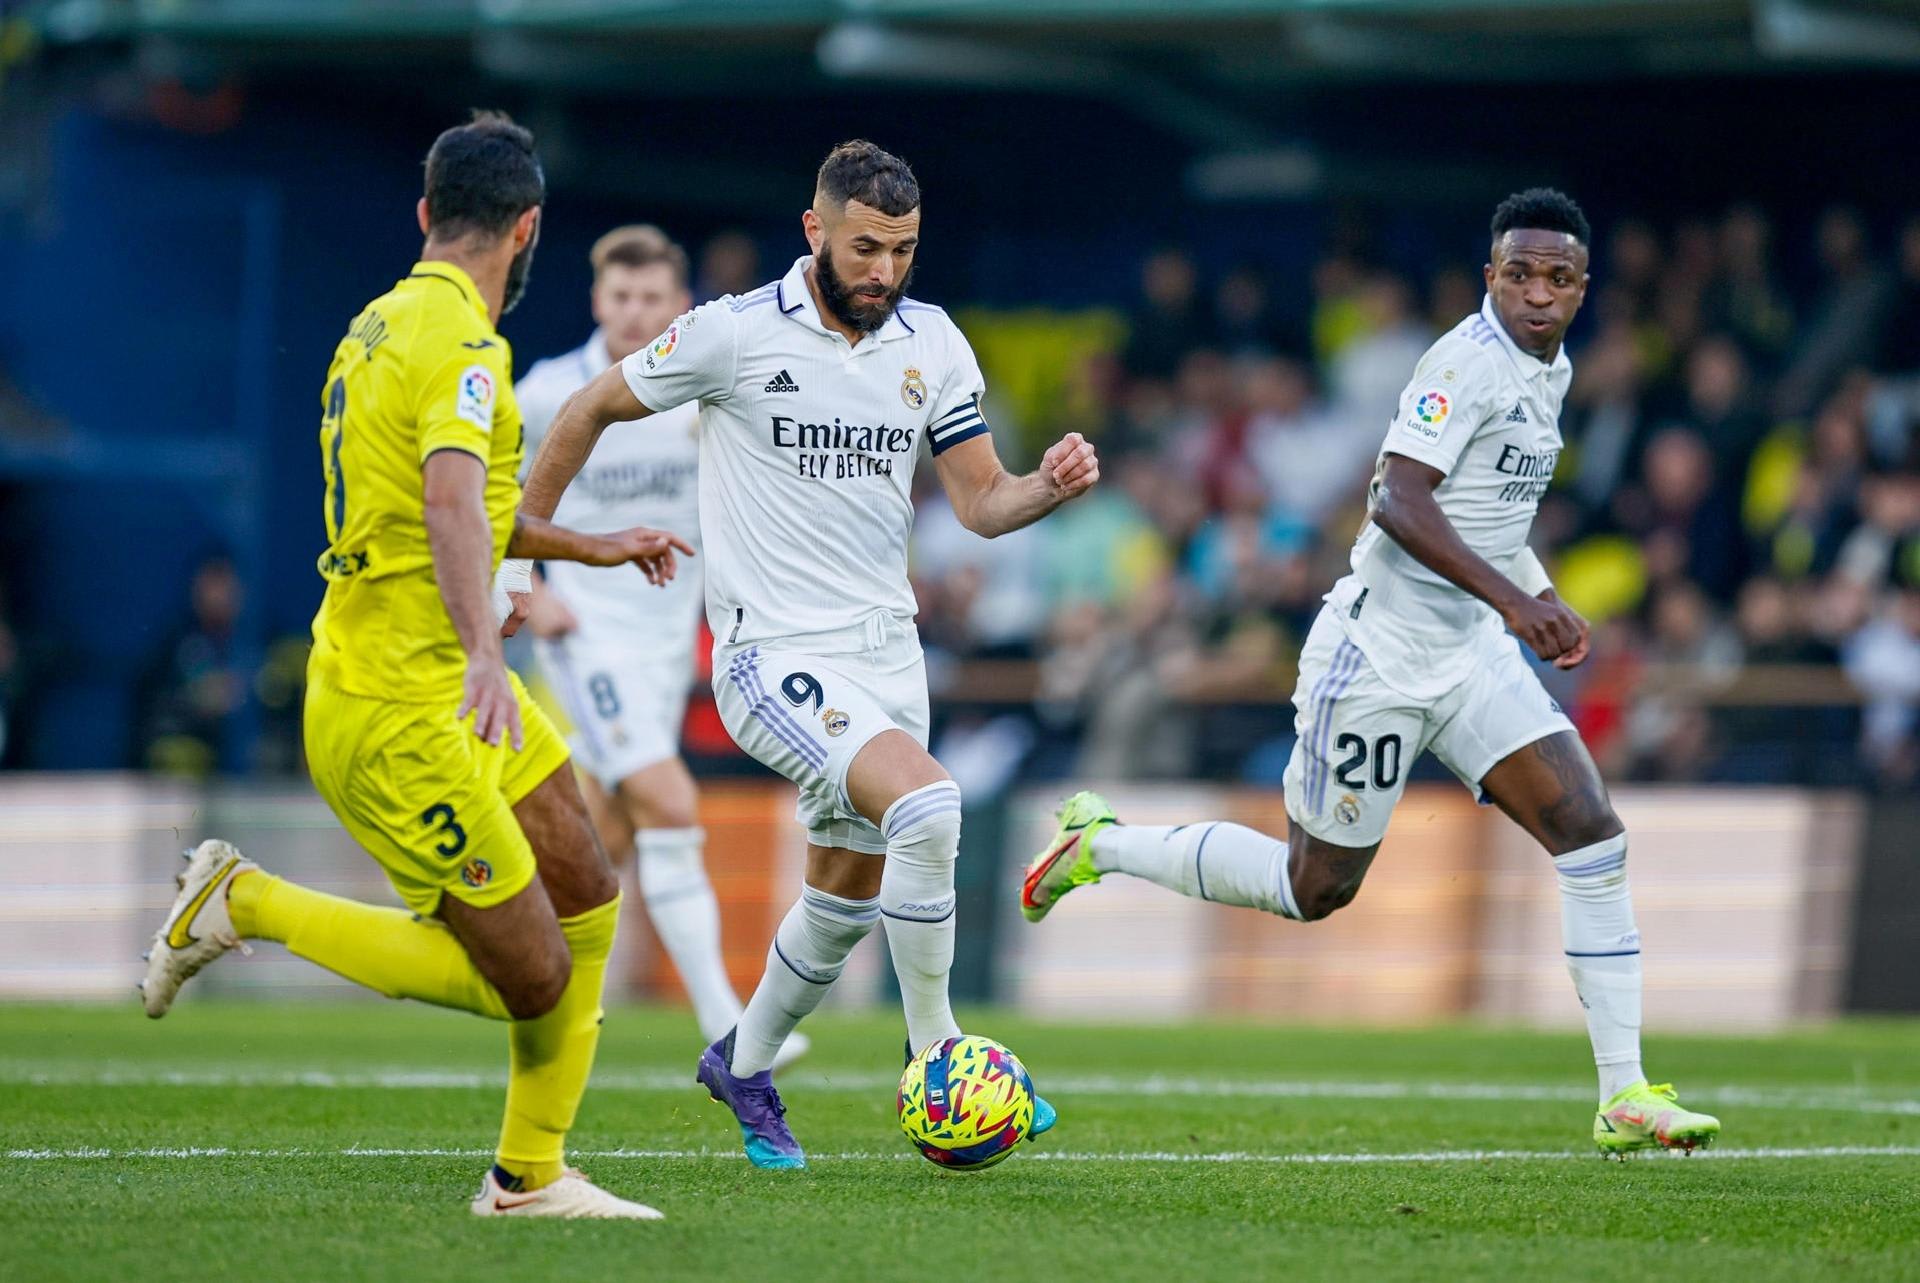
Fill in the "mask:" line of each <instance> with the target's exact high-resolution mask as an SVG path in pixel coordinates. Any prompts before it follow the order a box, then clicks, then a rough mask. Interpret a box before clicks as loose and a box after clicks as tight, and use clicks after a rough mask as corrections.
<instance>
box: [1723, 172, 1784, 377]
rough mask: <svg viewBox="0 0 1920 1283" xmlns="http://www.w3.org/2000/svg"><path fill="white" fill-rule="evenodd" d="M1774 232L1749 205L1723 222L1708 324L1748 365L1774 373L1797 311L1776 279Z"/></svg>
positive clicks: (1729, 213) (1738, 209)
mask: <svg viewBox="0 0 1920 1283" xmlns="http://www.w3.org/2000/svg"><path fill="white" fill-rule="evenodd" d="M1772 237H1773V231H1772V229H1771V228H1770V227H1769V226H1768V225H1767V220H1766V218H1765V217H1764V216H1763V215H1762V214H1761V213H1760V211H1758V210H1756V209H1754V208H1753V207H1752V206H1751V205H1736V206H1735V207H1734V208H1733V209H1731V210H1729V211H1728V212H1727V216H1726V217H1725V218H1724V219H1722V220H1721V223H1720V241H1719V273H1718V275H1717V276H1716V277H1715V279H1714V282H1713V284H1712V285H1711V286H1709V287H1708V289H1707V297H1706V323H1707V325H1708V326H1709V327H1710V328H1711V329H1714V330H1717V331H1720V332H1721V333H1724V334H1727V335H1730V336H1731V337H1732V338H1733V340H1734V342H1736V343H1738V344H1739V345H1740V348H1741V350H1742V352H1744V353H1745V354H1746V357H1747V359H1748V361H1750V362H1752V363H1753V364H1754V365H1755V366H1756V367H1758V368H1760V369H1762V370H1772V369H1773V368H1775V366H1776V365H1777V364H1778V362H1779V360H1780V358H1781V356H1782V355H1783V354H1784V353H1785V352H1786V349H1787V343H1788V341H1789V340H1790V339H1791V338H1792V337H1793V306H1792V304H1791V303H1790V302H1789V301H1788V299H1787V295H1786V291H1785V290H1784V289H1782V288H1781V286H1780V283H1779V282H1778V281H1777V280H1776V279H1775V278H1774V274H1773V264H1772V261H1771V254H1772Z"/></svg>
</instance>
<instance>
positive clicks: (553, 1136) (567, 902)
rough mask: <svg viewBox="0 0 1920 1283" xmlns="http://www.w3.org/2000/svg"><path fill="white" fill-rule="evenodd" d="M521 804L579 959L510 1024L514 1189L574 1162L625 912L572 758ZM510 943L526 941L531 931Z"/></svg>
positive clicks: (553, 1176)
mask: <svg viewBox="0 0 1920 1283" xmlns="http://www.w3.org/2000/svg"><path fill="white" fill-rule="evenodd" d="M523 713H524V710H523ZM513 813H514V816H515V818H516V819H517V820H518V821H519V823H520V827H521V829H522V830H523V831H524V832H525V833H526V836H527V840H528V841H529V842H530V843H532V846H533V853H534V860H535V862H536V865H537V868H538V870H539V875H540V878H539V884H538V885H539V886H540V887H542V888H543V889H544V891H545V893H546V896H547V897H548V898H549V899H550V900H551V902H552V905H553V911H554V912H555V914H556V918H557V921H556V922H555V926H554V930H555V931H556V932H557V933H558V934H559V935H560V937H561V938H562V944H561V948H562V953H563V955H564V956H567V957H568V958H569V959H570V961H571V966H570V969H569V970H568V971H567V973H566V976H565V983H564V985H563V987H562V988H561V989H560V991H559V993H558V995H557V997H556V1000H555V1001H554V1003H553V1004H552V1006H551V1008H550V1009H549V1010H547V1011H545V1012H544V1013H543V1014H541V1015H539V1016H538V1017H536V1018H534V1019H530V1020H521V1021H518V1022H516V1023H515V1024H514V1025H513V1026H512V1029H511V1030H510V1038H509V1041H510V1045H511V1051H512V1057H511V1068H510V1071H509V1076H508V1079H507V1108H506V1118H505V1121H504V1122H503V1124H502V1126H501V1131H500V1148H499V1157H498V1164H499V1168H500V1173H501V1175H500V1179H501V1182H502V1184H503V1185H505V1186H506V1187H507V1188H509V1189H513V1188H519V1189H538V1188H540V1187H541V1186H544V1185H548V1184H551V1183H552V1182H553V1181H555V1180H558V1179H559V1178H560V1176H561V1174H562V1173H563V1172H564V1171H565V1170H566V1163H565V1146H566V1136H567V1133H568V1132H569V1131H570V1130H572V1128H573V1123H574V1118H575V1116H576V1115H577V1113H578V1111H579V1107H580V1098H581V1097H582V1096H583V1095H584V1094H585V1092H586V1087H587V1077H588V1075H589V1074H590V1073H591V1072H592V1069H593V1057H594V1052H595V1050H596V1048H597V1047H598V1046H599V1042H600V1024H601V1020H602V1018H603V1012H602V1010H601V1006H600V1000H601V990H602V988H603V987H604V985H605V982H606V975H607V959H608V957H609V956H610V955H611V954H612V952H613V939H614V930H615V927H616V925H617V923H618V920H619V916H620V885H619V882H618V881H617V880H616V879H615V878H614V876H613V870H612V868H611V867H609V866H608V864H607V858H606V854H605V852H604V851H602V850H601V847H600V841H599V838H598V837H597V835H596V834H595V832H594V828H593V821H592V818H591V817H590V816H589V815H588V814H587V807H586V802H585V800H584V799H583V798H582V797H581V796H580V789H579V786H578V785H577V784H576V783H575V780H574V775H573V770H572V768H571V766H569V765H568V764H567V763H565V762H564V761H563V762H562V763H561V765H560V766H559V767H558V768H556V769H554V770H553V771H552V772H550V773H549V774H548V775H547V777H546V778H545V779H544V780H542V781H541V782H540V783H539V784H537V785H536V786H535V787H534V788H533V789H532V790H531V791H530V792H528V793H527V794H526V795H525V796H523V797H521V798H519V799H518V800H516V801H515V802H514V806H513ZM456 912H457V911H456ZM456 929H458V930H464V929H465V924H464V923H463V924H462V925H460V926H456ZM463 938H464V936H463ZM505 943H506V946H507V947H508V948H509V949H513V948H521V949H524V948H525V947H526V945H525V941H524V940H522V941H513V940H508V941H506V942H505Z"/></svg>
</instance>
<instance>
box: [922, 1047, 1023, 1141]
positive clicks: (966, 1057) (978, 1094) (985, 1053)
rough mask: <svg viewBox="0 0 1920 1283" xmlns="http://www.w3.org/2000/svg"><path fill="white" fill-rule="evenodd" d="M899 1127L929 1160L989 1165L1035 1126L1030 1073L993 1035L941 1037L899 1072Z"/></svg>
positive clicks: (1021, 1139)
mask: <svg viewBox="0 0 1920 1283" xmlns="http://www.w3.org/2000/svg"><path fill="white" fill-rule="evenodd" d="M896 1103H897V1106H898V1108H899V1111H900V1130H901V1131H903V1132H905V1133H906V1134H907V1139H908V1140H909V1141H910V1142H912V1144H913V1147H914V1148H915V1149H917V1150H919V1151H920V1152H921V1153H922V1154H924V1155H925V1156H926V1158H927V1159H928V1161H929V1162H932V1163H936V1164H938V1165H939V1166H941V1167H945V1168H949V1169H951V1170H953V1171H956V1172H977V1171H980V1170H982V1169H983V1168H988V1167H992V1166H993V1165H994V1164H995V1163H997V1162H999V1161H1000V1160H1001V1159H1003V1158H1005V1157H1006V1156H1007V1155H1009V1154H1011V1153H1013V1147H1014V1146H1015V1145H1018V1144H1019V1143H1020V1142H1021V1141H1023V1140H1025V1139H1026V1137H1027V1130H1028V1129H1029V1128H1031V1127H1032V1126H1033V1079H1031V1078H1029V1077H1028V1076H1027V1067H1026V1066H1025V1065H1023V1064H1021V1063H1020V1059H1019V1057H1017V1056H1015V1055H1014V1054H1013V1053H1012V1052H1010V1051H1008V1050H1007V1049H1006V1048H1005V1047H1002V1046H1001V1045H1000V1044H999V1043H997V1042H995V1041H993V1039H991V1038H978V1037H972V1036H968V1037H961V1038H946V1039H942V1040H941V1041H939V1042H936V1043H934V1044H932V1045H931V1046H929V1047H928V1048H927V1049H926V1050H925V1051H923V1052H921V1053H920V1054H919V1055H917V1056H915V1057H914V1058H913V1063H912V1064H910V1065H908V1066H907V1072H906V1073H904V1074H902V1075H901V1076H900V1095H899V1097H898V1100H897V1102H896Z"/></svg>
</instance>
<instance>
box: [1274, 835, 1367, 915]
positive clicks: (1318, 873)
mask: <svg viewBox="0 0 1920 1283" xmlns="http://www.w3.org/2000/svg"><path fill="white" fill-rule="evenodd" d="M1289 876H1290V878H1291V880H1292V884H1293V901H1294V904H1295V905H1297V906H1298V907H1299V909H1300V920H1301V921H1302V922H1318V921H1320V920H1321V919H1322V918H1325V917H1329V916H1331V915H1332V914H1334V913H1336V912H1338V911H1339V910H1341V909H1344V908H1346V907H1347V906H1348V905H1350V904H1352V903H1353V898H1354V897H1355V896H1356V895H1359V894H1360V883H1361V881H1362V879H1363V878H1364V877H1365V870H1364V869H1361V870H1358V871H1354V872H1347V871H1342V870H1340V869H1337V868H1333V867H1330V865H1329V864H1328V863H1327V862H1326V861H1323V860H1314V859H1312V858H1310V853H1309V852H1305V851H1301V852H1298V853H1297V854H1295V855H1294V856H1293V857H1292V860H1291V862H1290V866H1289Z"/></svg>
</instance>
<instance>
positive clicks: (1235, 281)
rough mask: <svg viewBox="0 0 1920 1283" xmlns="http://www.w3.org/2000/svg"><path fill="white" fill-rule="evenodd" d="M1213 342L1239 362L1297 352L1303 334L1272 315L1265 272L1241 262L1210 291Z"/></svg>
mask: <svg viewBox="0 0 1920 1283" xmlns="http://www.w3.org/2000/svg"><path fill="white" fill-rule="evenodd" d="M1213 326H1214V340H1215V342H1216V343H1217V344H1218V345H1219V348H1220V350H1221V351H1222V352H1225V353H1226V354H1227V355H1228V356H1230V357H1233V358H1236V359H1241V358H1252V359H1258V358H1260V357H1267V356H1272V355H1274V354H1275V353H1278V352H1298V351H1302V350H1304V348H1305V345H1306V340H1305V335H1303V334H1301V333H1299V332H1298V330H1297V329H1296V328H1293V327H1289V326H1288V325H1287V324H1286V323H1285V322H1284V321H1283V320H1282V319H1281V317H1280V316H1279V315H1278V314H1277V313H1276V312H1275V310H1274V306H1273V292H1272V289H1271V288H1270V286H1269V284H1268V281H1267V277H1266V273H1264V272H1262V271H1261V270H1260V269H1259V268H1258V267H1255V266H1253V265H1251V264H1246V263H1243V264H1241V265H1240V266H1238V267H1236V268H1234V269H1233V270H1232V271H1230V272H1228V273H1227V274H1226V275H1225V276H1223V277H1221V278H1220V284H1219V285H1217V286H1216V287H1214V291H1213Z"/></svg>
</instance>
